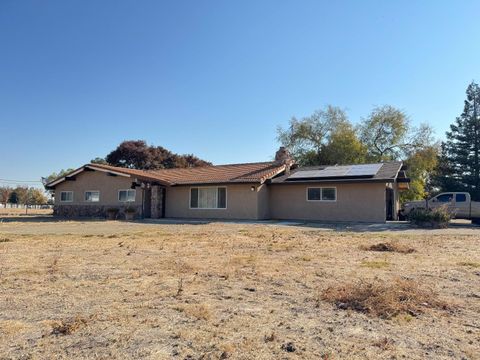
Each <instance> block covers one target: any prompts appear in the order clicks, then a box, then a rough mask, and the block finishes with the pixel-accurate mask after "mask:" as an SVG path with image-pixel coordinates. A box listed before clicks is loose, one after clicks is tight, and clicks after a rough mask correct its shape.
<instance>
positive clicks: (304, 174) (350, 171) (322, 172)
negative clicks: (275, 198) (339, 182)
mask: <svg viewBox="0 0 480 360" xmlns="http://www.w3.org/2000/svg"><path fill="white" fill-rule="evenodd" d="M382 165H383V164H364V165H348V166H344V165H342V166H327V167H326V168H324V169H318V170H299V171H297V172H295V173H293V174H292V175H290V176H289V177H288V180H290V179H318V178H342V177H373V176H375V175H376V174H377V172H378V170H380V168H381V167H382Z"/></svg>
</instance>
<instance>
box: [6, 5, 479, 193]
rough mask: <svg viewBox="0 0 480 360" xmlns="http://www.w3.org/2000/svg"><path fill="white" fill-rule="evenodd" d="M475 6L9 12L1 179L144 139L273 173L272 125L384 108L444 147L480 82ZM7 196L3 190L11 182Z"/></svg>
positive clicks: (17, 8)
mask: <svg viewBox="0 0 480 360" xmlns="http://www.w3.org/2000/svg"><path fill="white" fill-rule="evenodd" d="M479 13H480V2H478V1H455V2H453V1H381V0H378V1H335V2H334V1H306V0H305V1H303V0H302V1H293V0H291V1H289V0H285V1H274V0H272V1H266V0H265V1H261V0H257V1H243V0H242V1H236V2H234V1H227V0H224V1H207V0H205V1H193V0H192V1H173V0H172V1H119V0H115V1H107V0H102V1H88V0H83V1H63V0H62V1H14V0H3V1H1V2H0V125H1V127H0V129H1V134H2V136H1V139H0V179H19V180H37V179H38V178H39V177H40V176H42V175H46V174H49V173H51V172H53V171H58V170H60V169H62V168H67V167H77V166H80V165H82V164H84V163H87V162H88V161H89V160H90V159H92V158H94V157H96V156H105V155H106V154H107V153H108V152H109V151H110V150H112V149H113V148H115V147H116V145H117V144H118V143H119V142H121V141H122V140H125V139H145V140H147V142H149V143H152V144H155V145H162V146H164V147H166V148H168V149H170V150H172V151H174V152H177V153H194V154H196V155H197V156H200V157H201V158H204V159H206V160H210V161H212V162H214V163H216V164H221V163H233V162H248V161H264V160H269V159H271V157H272V156H273V154H274V152H275V150H276V148H277V147H278V144H277V142H276V140H275V137H276V127H277V126H278V125H283V126H285V125H286V124H287V123H288V120H289V119H290V117H291V116H294V115H295V116H298V117H301V116H305V115H308V114H310V113H312V112H313V111H314V110H315V109H318V108H321V107H323V106H325V105H326V104H332V105H337V106H340V107H343V108H345V109H347V111H348V113H349V116H350V119H351V120H352V121H354V122H357V121H359V120H360V119H361V118H362V117H365V116H367V115H368V113H369V111H370V110H371V109H372V107H373V106H375V105H382V104H391V105H393V106H396V107H399V108H401V109H403V110H404V111H405V112H406V113H407V114H408V115H409V116H410V118H411V120H412V121H413V122H414V123H420V122H429V123H430V124H432V125H433V126H434V128H435V129H436V131H437V135H438V136H439V137H443V134H444V132H445V130H446V129H447V128H448V125H449V124H450V123H451V122H453V120H454V119H455V117H456V116H457V115H459V114H460V112H461V110H462V107H463V100H464V97H465V89H466V87H467V85H468V83H469V82H470V81H472V80H474V79H476V80H477V81H480V67H479V59H480V47H479V46H478V45H477V43H478V39H479V38H480V27H479V26H478V14H479ZM0 184H1V180H0Z"/></svg>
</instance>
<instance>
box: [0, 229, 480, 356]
mask: <svg viewBox="0 0 480 360" xmlns="http://www.w3.org/2000/svg"><path fill="white" fill-rule="evenodd" d="M10 220H11V219H10ZM479 232H480V231H479ZM434 234H435V235H434ZM372 245H373V248H372ZM392 250H393V251H392ZM0 286H1V293H0V309H1V311H0V359H10V358H13V359H29V358H33V359H36V358H48V359H51V358H64V359H72V358H103V359H110V358H147V359H148V358H149V359H170V358H178V359H220V358H221V359H252V358H260V359H270V358H275V359H277V358H290V359H322V358H323V359H343V358H364V359H374V358H397V359H399V358H405V359H423V358H435V359H442V358H443V359H447V358H458V359H462V358H465V359H475V358H478V354H479V353H480V235H479V234H478V233H477V232H476V231H475V230H474V231H466V232H462V229H458V230H457V231H451V230H446V231H445V232H442V231H438V232H403V231H392V232H375V233H371V232H336V231H323V230H319V229H315V228H307V227H295V226H291V227H287V226H283V227H282V226H272V225H266V224H263V225H259V224H257V225H253V224H222V223H213V224H198V225H194V224H189V225H181V224H172V225H168V224H141V223H125V222H105V221H86V222H77V221H65V222H63V221H59V222H54V221H43V222H35V219H19V221H18V222H16V221H13V222H4V223H0Z"/></svg>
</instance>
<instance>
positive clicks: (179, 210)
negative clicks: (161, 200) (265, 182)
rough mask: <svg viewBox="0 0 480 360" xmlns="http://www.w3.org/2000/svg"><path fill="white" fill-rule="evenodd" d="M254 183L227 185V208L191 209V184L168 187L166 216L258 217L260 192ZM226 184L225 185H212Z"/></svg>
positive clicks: (209, 217)
mask: <svg viewBox="0 0 480 360" xmlns="http://www.w3.org/2000/svg"><path fill="white" fill-rule="evenodd" d="M252 185H254V184H251V185H249V184H238V185H227V186H226V188H227V208H226V209H190V202H189V201H190V188H191V187H190V186H174V187H167V189H166V196H165V217H171V218H206V219H257V218H258V215H257V214H258V203H257V199H258V193H257V191H252V190H251V186H252ZM211 186H224V185H211Z"/></svg>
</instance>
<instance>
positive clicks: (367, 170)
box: [345, 164, 383, 176]
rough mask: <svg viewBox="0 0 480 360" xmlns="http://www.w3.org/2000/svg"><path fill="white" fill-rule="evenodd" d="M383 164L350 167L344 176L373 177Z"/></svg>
mask: <svg viewBox="0 0 480 360" xmlns="http://www.w3.org/2000/svg"><path fill="white" fill-rule="evenodd" d="M382 165H383V164H364V165H352V166H351V167H350V170H348V171H347V173H346V174H345V176H375V175H376V174H377V172H378V170H380V168H381V167H382Z"/></svg>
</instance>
